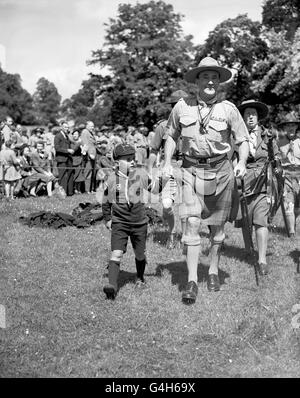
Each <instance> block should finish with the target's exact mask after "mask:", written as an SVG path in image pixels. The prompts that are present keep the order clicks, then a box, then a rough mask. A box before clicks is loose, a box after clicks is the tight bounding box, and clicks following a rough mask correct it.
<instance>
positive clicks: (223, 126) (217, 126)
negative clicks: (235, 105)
mask: <svg viewBox="0 0 300 398" xmlns="http://www.w3.org/2000/svg"><path fill="white" fill-rule="evenodd" d="M208 126H209V128H211V129H213V130H215V131H217V132H218V133H221V132H222V131H227V123H226V122H222V121H219V120H210V121H209V124H208Z"/></svg>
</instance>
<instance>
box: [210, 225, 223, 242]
mask: <svg viewBox="0 0 300 398" xmlns="http://www.w3.org/2000/svg"><path fill="white" fill-rule="evenodd" d="M224 239H225V232H224V225H211V241H212V242H213V243H216V244H221V243H222V242H223V241H224Z"/></svg>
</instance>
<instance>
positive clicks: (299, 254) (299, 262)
mask: <svg viewBox="0 0 300 398" xmlns="http://www.w3.org/2000/svg"><path fill="white" fill-rule="evenodd" d="M289 256H290V257H291V258H292V260H293V261H294V263H295V264H296V272H297V274H299V273H300V250H298V249H296V250H293V251H292V252H290V253H289Z"/></svg>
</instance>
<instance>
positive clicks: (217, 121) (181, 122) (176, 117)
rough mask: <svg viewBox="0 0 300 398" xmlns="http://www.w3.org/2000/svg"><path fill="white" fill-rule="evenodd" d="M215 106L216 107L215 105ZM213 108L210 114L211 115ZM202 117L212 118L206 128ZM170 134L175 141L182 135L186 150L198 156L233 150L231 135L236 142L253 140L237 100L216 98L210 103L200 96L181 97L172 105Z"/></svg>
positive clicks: (168, 130) (169, 121)
mask: <svg viewBox="0 0 300 398" xmlns="http://www.w3.org/2000/svg"><path fill="white" fill-rule="evenodd" d="M212 107H213V108H212ZM209 111H211V112H210V115H209V117H207V115H208V113H209ZM201 120H202V121H203V120H204V123H205V120H206V121H207V122H208V123H207V125H206V128H205V130H206V132H205V131H203V129H200V127H201ZM167 134H168V135H170V136H171V137H172V138H173V139H174V141H175V142H177V140H178V138H179V137H180V136H181V137H182V153H183V154H184V155H189V156H195V157H211V156H217V155H220V154H226V153H228V152H229V151H230V150H231V135H232V136H233V139H234V142H235V144H236V145H239V144H241V143H242V142H244V141H249V133H248V129H247V127H246V125H245V123H244V120H243V118H242V116H241V114H240V112H239V111H238V109H237V108H236V106H235V105H234V104H232V103H231V102H229V101H220V102H218V101H217V102H215V103H214V104H212V105H209V106H207V105H206V104H205V103H204V102H202V101H201V102H199V103H198V101H197V99H194V98H188V99H180V100H179V101H178V102H177V104H176V105H175V106H174V108H173V109H172V112H171V114H170V117H169V120H168V124H167Z"/></svg>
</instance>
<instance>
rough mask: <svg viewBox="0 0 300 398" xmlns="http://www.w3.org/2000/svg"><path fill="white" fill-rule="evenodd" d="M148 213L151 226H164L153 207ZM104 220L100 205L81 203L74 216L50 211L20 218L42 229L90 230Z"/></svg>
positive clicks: (147, 210) (147, 209)
mask: <svg viewBox="0 0 300 398" xmlns="http://www.w3.org/2000/svg"><path fill="white" fill-rule="evenodd" d="M146 213H147V216H148V218H149V224H150V225H155V224H162V223H163V220H162V218H161V217H160V216H159V214H158V212H157V210H154V209H152V208H151V207H147V208H146ZM102 220H103V213H102V207H101V204H99V203H89V202H86V203H79V205H78V206H77V207H75V209H73V210H72V214H67V213H60V212H57V213H52V212H50V211H39V212H36V213H32V214H30V215H29V216H28V217H20V218H19V221H20V222H21V223H22V224H24V225H28V226H29V227H42V228H54V229H59V228H64V227H76V228H88V227H90V226H91V225H95V224H97V223H99V222H101V221H102Z"/></svg>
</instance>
